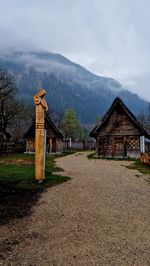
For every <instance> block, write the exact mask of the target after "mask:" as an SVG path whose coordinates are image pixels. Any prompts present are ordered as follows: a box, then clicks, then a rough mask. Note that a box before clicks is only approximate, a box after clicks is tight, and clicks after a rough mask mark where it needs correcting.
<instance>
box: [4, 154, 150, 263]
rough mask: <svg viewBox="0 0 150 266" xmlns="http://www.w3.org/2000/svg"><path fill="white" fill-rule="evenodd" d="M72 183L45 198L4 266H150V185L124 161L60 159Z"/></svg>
mask: <svg viewBox="0 0 150 266" xmlns="http://www.w3.org/2000/svg"><path fill="white" fill-rule="evenodd" d="M57 164H58V166H60V167H62V168H63V169H64V170H65V171H64V172H63V174H64V175H68V176H70V177H72V179H71V180H70V181H68V182H66V183H63V184H61V185H59V186H56V187H53V188H50V189H48V190H47V192H46V193H43V195H42V197H41V199H40V200H39V203H38V205H36V206H35V207H34V212H33V214H32V216H31V217H30V218H27V219H26V222H28V227H27V228H26V230H27V231H26V235H27V237H26V239H23V240H22V241H20V243H19V244H18V245H17V246H16V249H15V250H14V252H13V254H11V253H10V256H8V258H7V260H6V261H5V264H4V265H10V264H7V263H8V262H10V261H11V262H12V264H11V265H17V266H18V265H30V266H31V265H32V266H33V265H36V266H38V265H40V266H43V265H44V266H47V265H50V266H70V265H74V266H80V265H85V266H86V265H87V266H90V265H96V266H101V265H113V266H120V265H139V266H149V265H150V184H148V183H147V182H146V181H145V177H143V176H141V177H140V178H137V176H136V174H139V173H138V172H137V171H135V170H129V169H127V168H126V167H124V166H122V165H126V164H129V163H128V162H123V161H107V160H89V159H87V157H86V153H78V154H74V155H71V156H66V157H62V158H60V159H58V160H57Z"/></svg>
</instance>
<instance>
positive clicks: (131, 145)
mask: <svg viewBox="0 0 150 266" xmlns="http://www.w3.org/2000/svg"><path fill="white" fill-rule="evenodd" d="M90 137H93V138H95V139H96V154H97V156H104V157H113V156H114V157H130V158H138V157H140V155H141V153H143V152H145V149H146V145H145V143H146V141H147V142H150V136H149V134H148V132H147V131H146V130H145V129H144V127H143V126H142V125H141V124H140V123H139V122H138V121H137V119H136V117H135V116H134V115H133V113H132V112H131V111H130V110H129V109H128V108H127V106H126V105H125V104H124V103H123V101H122V100H121V99H120V98H118V97H117V98H116V99H115V100H114V102H113V103H112V105H111V107H110V108H109V110H108V111H107V112H106V114H105V115H104V117H103V118H102V120H101V123H100V124H98V125H97V126H96V127H95V128H94V129H93V130H92V131H91V133H90Z"/></svg>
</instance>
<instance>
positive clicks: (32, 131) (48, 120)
mask: <svg viewBox="0 0 150 266" xmlns="http://www.w3.org/2000/svg"><path fill="white" fill-rule="evenodd" d="M45 122H46V123H48V125H49V126H50V128H52V129H53V130H54V132H55V133H56V134H57V136H58V137H59V138H61V139H63V138H64V136H63V133H62V132H61V131H60V129H59V128H58V127H57V126H56V125H55V123H54V122H53V121H52V119H51V118H50V117H49V115H47V114H46V115H45ZM28 136H35V121H33V123H32V125H31V126H30V127H29V129H28V130H27V132H26V133H25V134H24V138H28Z"/></svg>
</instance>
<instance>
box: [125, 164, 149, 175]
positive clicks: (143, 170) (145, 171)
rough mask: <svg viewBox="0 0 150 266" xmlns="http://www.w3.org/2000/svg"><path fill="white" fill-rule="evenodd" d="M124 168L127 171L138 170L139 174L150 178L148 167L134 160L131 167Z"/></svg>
mask: <svg viewBox="0 0 150 266" xmlns="http://www.w3.org/2000/svg"><path fill="white" fill-rule="evenodd" d="M126 167H127V168H128V169H134V170H138V171H139V172H140V173H142V174H144V175H149V176H150V166H148V165H144V164H142V163H141V161H140V160H135V161H133V163H132V164H131V165H129V166H126Z"/></svg>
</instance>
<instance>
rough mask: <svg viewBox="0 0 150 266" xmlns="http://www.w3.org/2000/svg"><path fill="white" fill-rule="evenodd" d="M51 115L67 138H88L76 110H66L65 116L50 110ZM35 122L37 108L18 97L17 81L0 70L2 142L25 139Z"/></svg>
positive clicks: (0, 136) (0, 133)
mask: <svg viewBox="0 0 150 266" xmlns="http://www.w3.org/2000/svg"><path fill="white" fill-rule="evenodd" d="M49 115H50V117H51V118H52V119H53V120H54V122H55V123H56V124H57V126H58V127H59V128H60V129H61V130H62V131H63V133H64V136H65V137H66V138H69V137H72V138H74V139H83V138H85V137H87V135H88V132H87V130H86V129H85V128H84V127H83V126H82V125H81V124H80V123H79V121H78V119H77V115H76V112H75V110H74V109H68V110H66V112H65V113H64V115H62V114H58V113H57V112H56V111H54V110H49ZM34 121H35V107H34V106H29V105H27V104H25V103H23V102H22V101H21V100H20V99H19V98H18V97H17V88H16V84H15V80H14V79H13V77H12V76H11V75H10V74H9V73H8V72H6V71H4V70H0V141H7V140H9V138H10V137H11V136H12V137H13V140H14V141H19V140H21V139H23V134H24V133H25V131H26V130H27V129H28V127H29V126H30V125H31V123H33V122H34Z"/></svg>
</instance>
